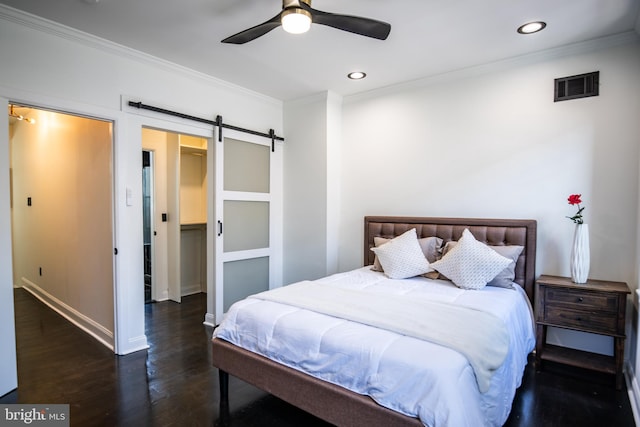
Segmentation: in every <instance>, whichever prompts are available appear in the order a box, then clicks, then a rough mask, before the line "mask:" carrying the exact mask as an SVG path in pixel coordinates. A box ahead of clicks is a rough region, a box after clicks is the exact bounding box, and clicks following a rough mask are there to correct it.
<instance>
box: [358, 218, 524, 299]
mask: <svg viewBox="0 0 640 427" xmlns="http://www.w3.org/2000/svg"><path fill="white" fill-rule="evenodd" d="M411 228H415V229H416V231H417V233H418V238H423V237H431V236H436V237H439V238H441V239H442V240H444V243H446V242H448V241H450V240H458V239H459V238H460V237H461V236H462V232H463V231H464V229H465V228H468V229H469V231H470V232H471V233H472V234H473V236H474V237H475V238H476V240H478V241H480V242H483V243H486V244H487V245H491V246H502V245H520V246H524V250H523V251H522V254H520V257H519V258H518V261H517V263H516V269H515V273H516V278H515V282H516V283H518V284H519V285H520V286H522V287H523V288H524V289H525V291H526V292H527V295H528V296H529V299H530V300H531V301H533V293H534V287H535V265H536V228H537V223H536V221H535V220H530V219H483V218H438V217H434V218H429V217H401V216H366V217H365V218H364V265H371V264H373V261H374V259H375V254H374V253H373V251H371V250H370V248H372V247H373V246H374V243H373V238H374V237H385V238H387V239H389V238H393V237H396V236H399V235H401V234H402V233H404V232H405V231H407V230H410V229H411Z"/></svg>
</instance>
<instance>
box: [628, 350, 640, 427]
mask: <svg viewBox="0 0 640 427" xmlns="http://www.w3.org/2000/svg"><path fill="white" fill-rule="evenodd" d="M632 372H633V369H632V368H631V366H630V365H629V361H627V362H626V366H625V370H624V377H625V380H626V383H627V393H628V394H629V403H630V404H631V410H632V411H633V420H634V421H635V424H636V425H637V426H640V387H639V386H638V379H637V378H636V376H635V375H632Z"/></svg>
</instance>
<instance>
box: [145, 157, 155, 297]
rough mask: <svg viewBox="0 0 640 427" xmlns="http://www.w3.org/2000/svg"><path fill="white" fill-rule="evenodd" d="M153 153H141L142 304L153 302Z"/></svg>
mask: <svg viewBox="0 0 640 427" xmlns="http://www.w3.org/2000/svg"><path fill="white" fill-rule="evenodd" d="M152 208H153V152H152V151H147V150H143V151H142V232H143V246H144V302H145V304H148V303H150V302H152V301H153V299H154V295H153V292H152V289H153V265H152V262H153V238H152V235H155V234H156V232H155V231H154V229H153V214H152Z"/></svg>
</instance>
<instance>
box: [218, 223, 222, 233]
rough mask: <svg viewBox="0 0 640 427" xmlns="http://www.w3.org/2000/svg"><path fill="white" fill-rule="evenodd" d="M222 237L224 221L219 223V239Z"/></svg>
mask: <svg viewBox="0 0 640 427" xmlns="http://www.w3.org/2000/svg"><path fill="white" fill-rule="evenodd" d="M220 236H222V221H218V237H220Z"/></svg>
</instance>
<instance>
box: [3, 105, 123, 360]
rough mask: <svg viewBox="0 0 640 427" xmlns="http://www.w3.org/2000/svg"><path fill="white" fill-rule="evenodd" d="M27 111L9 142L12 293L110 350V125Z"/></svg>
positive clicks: (103, 122)
mask: <svg viewBox="0 0 640 427" xmlns="http://www.w3.org/2000/svg"><path fill="white" fill-rule="evenodd" d="M31 111H32V112H30V113H29V117H34V118H35V119H36V124H28V123H26V122H24V121H16V122H15V124H13V125H12V128H13V131H12V138H11V141H10V144H11V152H12V156H11V160H12V163H11V170H12V176H13V178H12V183H13V185H12V219H13V227H12V231H13V273H14V275H13V277H14V279H13V283H14V286H18V287H20V286H24V287H26V288H28V289H29V290H31V291H32V292H34V293H36V294H38V295H39V296H40V297H41V298H43V299H45V300H46V301H48V302H49V303H50V304H53V305H58V306H59V307H58V308H60V309H61V310H62V311H63V312H69V315H70V316H71V317H74V316H78V317H79V318H80V322H81V323H84V322H87V323H88V324H89V326H88V328H89V329H90V330H92V331H93V333H94V334H96V335H98V336H99V337H100V338H101V340H103V341H104V342H105V343H106V344H108V345H109V346H110V347H113V330H114V305H113V247H114V245H113V206H112V200H113V196H112V191H113V175H112V164H113V162H112V145H113V144H112V137H113V136H112V124H111V123H110V122H105V121H99V120H92V119H88V118H84V117H77V116H71V115H66V114H60V113H55V112H50V111H42V110H31ZM28 199H30V200H31V206H29V204H28ZM84 317H86V318H87V319H83V318H84Z"/></svg>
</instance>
